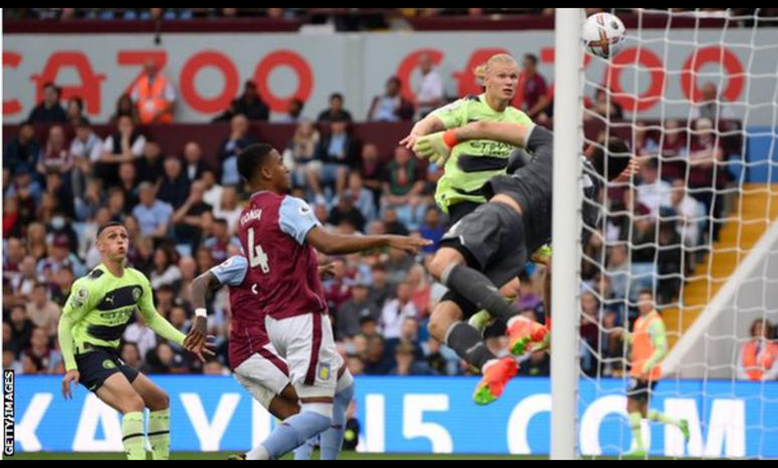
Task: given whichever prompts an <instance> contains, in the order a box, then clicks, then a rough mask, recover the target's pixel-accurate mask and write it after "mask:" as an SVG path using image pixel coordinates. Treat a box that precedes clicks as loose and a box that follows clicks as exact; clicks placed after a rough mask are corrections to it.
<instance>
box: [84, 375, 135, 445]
mask: <svg viewBox="0 0 778 468" xmlns="http://www.w3.org/2000/svg"><path fill="white" fill-rule="evenodd" d="M95 393H96V394H97V397H98V398H100V400H102V401H103V402H104V403H105V404H107V405H108V406H110V407H111V408H113V409H115V410H116V411H118V412H120V413H122V415H123V417H122V444H124V451H125V453H126V454H127V459H128V460H145V459H146V434H145V424H144V418H143V412H144V409H145V403H144V401H143V398H142V397H141V396H140V395H139V394H138V392H137V391H136V390H135V389H134V388H133V386H132V384H130V382H129V380H127V377H125V376H124V375H123V374H121V373H115V374H113V375H112V376H110V377H108V379H106V380H105V382H103V384H102V386H101V387H100V388H99V389H97V391H96V392H95Z"/></svg>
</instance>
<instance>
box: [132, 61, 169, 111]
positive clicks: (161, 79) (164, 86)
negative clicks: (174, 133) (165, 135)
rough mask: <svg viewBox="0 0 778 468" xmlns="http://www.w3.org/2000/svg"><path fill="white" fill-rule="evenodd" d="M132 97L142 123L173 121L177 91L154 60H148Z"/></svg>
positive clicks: (133, 88)
mask: <svg viewBox="0 0 778 468" xmlns="http://www.w3.org/2000/svg"><path fill="white" fill-rule="evenodd" d="M130 97H131V98H132V102H134V103H135V105H136V106H138V116H139V117H140V121H141V123H142V124H152V123H170V122H172V121H173V110H174V106H175V101H176V91H175V88H173V84H172V83H171V82H170V80H169V79H168V78H167V77H166V76H165V75H163V74H162V73H160V71H159V67H158V66H157V64H156V63H154V61H153V60H149V61H147V62H146V65H145V66H144V68H143V74H142V75H141V77H140V78H139V79H138V81H137V82H136V83H135V86H133V87H132V91H131V93H130Z"/></svg>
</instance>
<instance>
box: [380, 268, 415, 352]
mask: <svg viewBox="0 0 778 468" xmlns="http://www.w3.org/2000/svg"><path fill="white" fill-rule="evenodd" d="M412 294H413V290H412V288H411V285H410V284H409V283H408V282H405V281H404V282H401V283H400V284H399V285H398V286H397V298H396V299H394V300H391V301H389V302H387V303H386V305H384V308H383V310H382V311H381V319H380V321H379V328H380V329H381V334H382V336H383V337H384V338H385V339H387V340H393V339H399V338H400V336H401V331H402V323H403V321H405V319H406V318H409V317H418V316H419V312H418V310H417V309H416V305H415V304H414V303H413V301H412V300H411V299H412V297H413V296H412Z"/></svg>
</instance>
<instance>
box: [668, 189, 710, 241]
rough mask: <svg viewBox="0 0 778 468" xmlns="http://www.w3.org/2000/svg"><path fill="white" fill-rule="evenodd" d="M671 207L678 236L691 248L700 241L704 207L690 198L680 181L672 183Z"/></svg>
mask: <svg viewBox="0 0 778 468" xmlns="http://www.w3.org/2000/svg"><path fill="white" fill-rule="evenodd" d="M671 205H672V208H673V210H675V213H674V215H675V216H676V219H677V221H678V222H677V229H678V234H679V235H680V236H681V238H682V239H683V243H684V245H686V246H687V247H690V248H693V247H696V246H698V245H699V244H700V242H701V241H702V225H703V223H704V222H705V217H706V216H707V214H706V213H705V206H703V205H702V204H701V203H700V202H698V201H697V200H695V199H694V198H693V197H690V196H689V195H688V193H687V190H686V184H685V183H684V181H683V180H682V179H676V180H674V181H673V191H672V196H671Z"/></svg>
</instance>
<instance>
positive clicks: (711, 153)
mask: <svg viewBox="0 0 778 468" xmlns="http://www.w3.org/2000/svg"><path fill="white" fill-rule="evenodd" d="M695 127H696V128H695V130H696V132H695V133H696V138H692V141H691V144H690V145H689V152H688V155H687V160H688V162H689V166H690V167H689V179H688V183H689V188H691V189H695V190H694V191H692V196H693V197H694V198H696V199H697V200H698V201H700V202H701V203H702V204H704V205H705V212H706V213H713V217H714V219H721V217H722V214H723V210H724V197H723V196H722V194H721V192H720V191H719V190H718V189H720V188H723V184H724V183H725V181H726V178H727V175H726V171H725V169H724V165H723V164H722V163H723V162H724V157H725V152H724V149H723V148H722V146H721V141H720V140H719V136H718V135H717V134H716V130H715V129H714V127H713V122H712V121H710V120H709V119H704V118H703V119H699V120H697V122H696V124H695ZM711 210H712V211H711ZM720 226H721V225H720V223H715V224H714V239H718V232H719V230H720Z"/></svg>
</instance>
